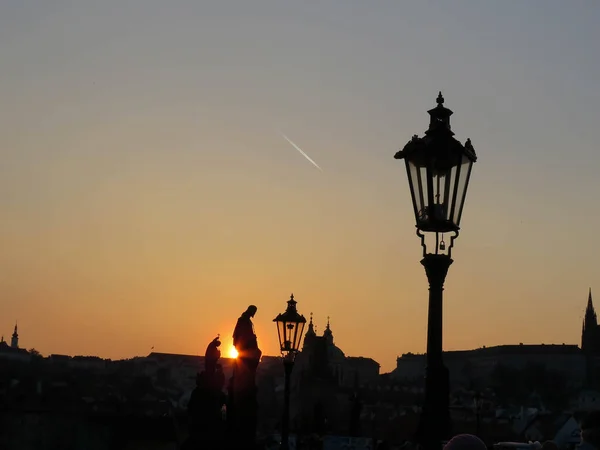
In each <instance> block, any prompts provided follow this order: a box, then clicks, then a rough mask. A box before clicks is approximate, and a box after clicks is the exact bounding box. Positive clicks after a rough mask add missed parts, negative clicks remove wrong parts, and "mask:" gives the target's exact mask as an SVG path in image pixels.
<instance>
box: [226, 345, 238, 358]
mask: <svg viewBox="0 0 600 450" xmlns="http://www.w3.org/2000/svg"><path fill="white" fill-rule="evenodd" d="M228 353H229V357H230V358H233V359H235V358H237V357H238V351H237V350H236V349H235V347H234V346H231V347H230V348H229V352H228Z"/></svg>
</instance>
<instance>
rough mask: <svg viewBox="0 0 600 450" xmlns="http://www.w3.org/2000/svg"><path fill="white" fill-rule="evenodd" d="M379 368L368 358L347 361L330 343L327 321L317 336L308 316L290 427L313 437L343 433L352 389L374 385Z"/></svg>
mask: <svg viewBox="0 0 600 450" xmlns="http://www.w3.org/2000/svg"><path fill="white" fill-rule="evenodd" d="M379 367H380V366H379V364H378V363H377V362H376V361H374V360H373V359H371V358H362V357H347V356H346V355H345V354H344V352H343V351H342V350H341V349H340V348H339V347H337V346H336V345H335V343H334V338H333V331H332V330H331V325H330V323H329V319H328V320H327V326H326V327H325V331H324V332H323V335H322V336H317V333H316V332H315V327H314V324H313V319H312V315H311V318H310V322H309V324H308V330H307V332H306V334H305V335H304V344H303V347H302V351H301V352H300V353H299V354H298V356H297V357H296V368H295V369H294V373H293V376H292V401H291V404H292V410H291V412H290V417H291V421H292V424H296V425H297V426H298V427H299V428H302V429H304V430H307V431H312V432H317V433H325V432H332V431H340V430H341V431H343V432H346V431H347V428H348V425H349V423H350V413H351V409H352V401H353V393H354V392H355V388H358V387H359V386H362V385H370V384H376V383H377V382H378V379H379Z"/></svg>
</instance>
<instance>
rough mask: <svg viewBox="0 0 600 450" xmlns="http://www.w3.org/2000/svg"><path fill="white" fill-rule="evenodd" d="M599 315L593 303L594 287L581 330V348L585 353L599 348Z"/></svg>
mask: <svg viewBox="0 0 600 450" xmlns="http://www.w3.org/2000/svg"><path fill="white" fill-rule="evenodd" d="M597 336H598V316H597V315H596V310H595V309H594V304H593V303H592V288H590V291H589V294H588V302H587V307H586V309H585V317H584V319H583V327H582V330H581V350H583V351H584V352H585V353H595V352H596V351H597V350H598V348H597V347H598V345H597V339H596V338H597Z"/></svg>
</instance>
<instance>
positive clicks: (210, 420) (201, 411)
mask: <svg viewBox="0 0 600 450" xmlns="http://www.w3.org/2000/svg"><path fill="white" fill-rule="evenodd" d="M220 345H221V342H220V341H219V337H218V336H217V337H216V338H215V339H213V340H212V342H211V343H210V344H209V345H208V347H207V349H206V353H205V356H204V362H205V364H204V370H203V371H202V372H200V373H199V374H197V375H196V388H195V389H194V390H193V392H192V395H191V397H190V401H189V403H188V419H189V430H190V437H189V439H188V440H187V441H186V442H185V444H184V446H183V449H186V450H187V449H190V450H192V449H200V448H207V447H208V448H213V447H215V448H217V447H218V446H220V445H221V444H222V440H223V433H224V424H223V418H222V414H221V410H222V408H223V405H225V400H226V396H225V393H224V392H223V385H224V384H225V375H224V374H223V371H222V370H221V365H220V364H218V361H219V358H220V357H221V352H220V350H219V348H218V347H219V346H220Z"/></svg>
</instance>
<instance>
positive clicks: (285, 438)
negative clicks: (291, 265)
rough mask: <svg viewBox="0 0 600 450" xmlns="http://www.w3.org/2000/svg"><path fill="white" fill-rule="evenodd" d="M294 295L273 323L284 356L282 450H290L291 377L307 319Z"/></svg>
mask: <svg viewBox="0 0 600 450" xmlns="http://www.w3.org/2000/svg"><path fill="white" fill-rule="evenodd" d="M296 303H297V302H296V300H294V294H292V295H291V296H290V299H289V300H288V302H287V309H286V310H285V312H284V313H283V314H278V315H277V317H275V319H273V322H276V323H277V333H278V335H279V347H280V348H281V355H282V356H283V367H284V370H285V389H284V393H283V418H282V421H281V449H282V450H288V448H289V434H290V377H291V375H292V369H293V368H294V361H295V359H296V354H297V353H298V349H299V348H300V342H301V341H302V332H303V331H304V325H305V324H306V319H305V318H304V316H303V315H301V314H298V311H297V310H296Z"/></svg>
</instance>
